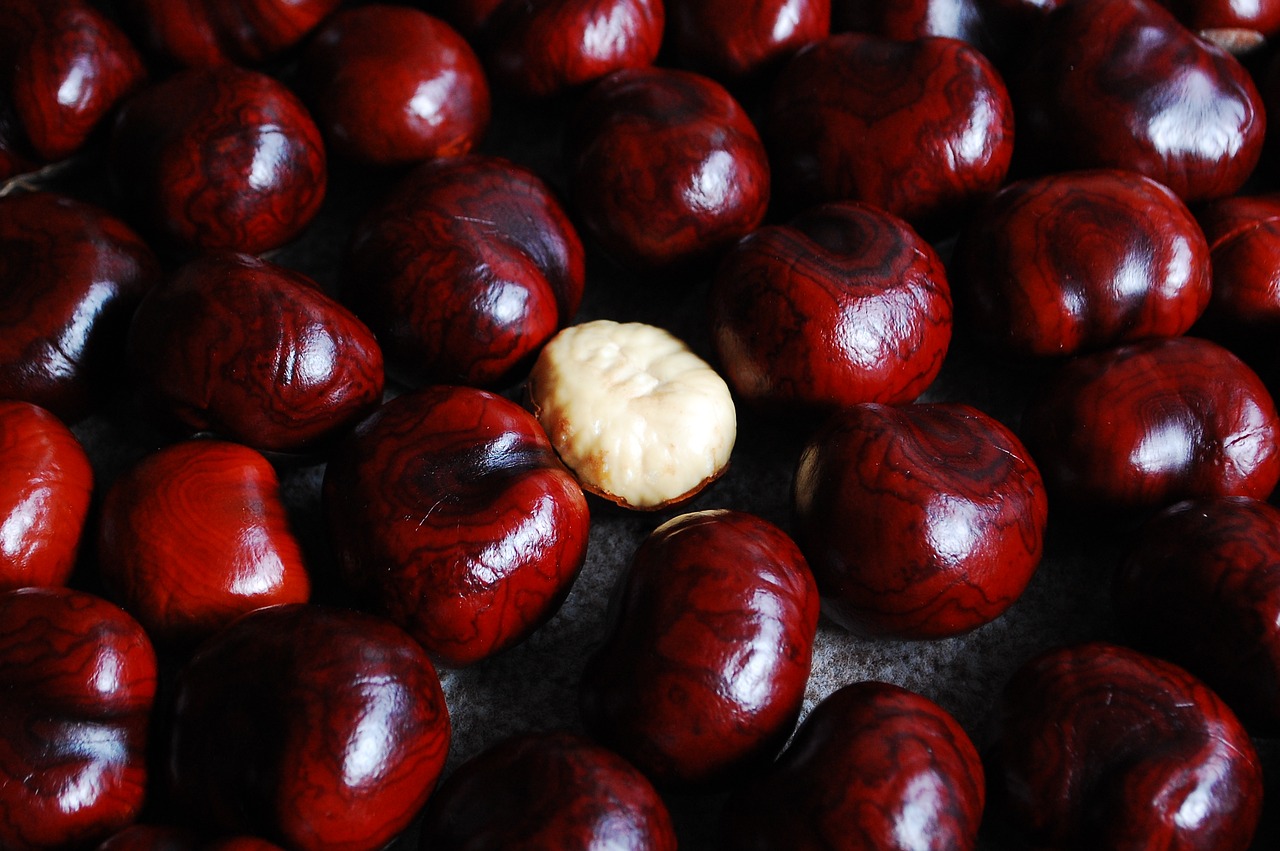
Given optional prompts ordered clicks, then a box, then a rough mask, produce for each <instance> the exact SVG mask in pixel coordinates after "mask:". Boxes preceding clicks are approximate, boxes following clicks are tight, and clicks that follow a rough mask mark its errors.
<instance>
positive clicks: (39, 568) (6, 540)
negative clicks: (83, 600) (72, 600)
mask: <svg viewBox="0 0 1280 851" xmlns="http://www.w3.org/2000/svg"><path fill="white" fill-rule="evenodd" d="M92 491H93V468H92V467H90V466H89V458H88V456H86V455H85V452H84V449H83V448H82V447H81V446H80V441H79V440H77V439H76V436H75V435H74V434H72V433H71V430H70V429H68V428H67V427H66V426H65V425H63V424H62V421H61V420H59V419H58V418H57V417H55V416H54V415H53V414H51V413H49V412H48V411H46V410H44V409H43V408H37V407H36V406H35V405H32V404H30V403H28V402H19V401H16V400H6V401H0V591H9V590H12V589H15V588H26V587H30V586H42V585H63V584H65V583H66V581H67V579H68V578H69V577H70V576H71V571H72V569H73V568H74V567H75V562H76V554H77V553H78V552H79V549H80V533H81V531H82V530H83V529H84V521H85V515H86V514H88V511H89V497H90V495H91V493H92Z"/></svg>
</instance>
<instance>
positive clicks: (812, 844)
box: [721, 682, 986, 851]
mask: <svg viewBox="0 0 1280 851" xmlns="http://www.w3.org/2000/svg"><path fill="white" fill-rule="evenodd" d="M985 792H986V789H985V786H984V785H983V772H982V762H981V760H980V759H979V758H978V752H977V750H975V749H974V746H973V742H971V741H970V740H969V736H968V734H966V733H965V731H964V729H963V728H962V727H961V726H960V725H959V724H958V723H957V722H956V720H955V719H954V718H952V717H951V716H950V715H949V714H948V713H947V712H946V710H944V709H943V708H942V707H940V706H938V705H937V704H936V703H934V702H933V701H931V700H929V699H928V698H925V697H921V696H920V695H918V694H914V693H912V692H909V691H907V690H906V689H903V688H899V687H898V686H895V685H889V684H887V683H877V682H863V683H855V684H853V685H848V686H844V687H843V688H840V689H838V690H837V691H835V692H833V693H832V694H830V695H828V696H827V697H826V698H825V699H823V701H822V702H821V703H819V704H818V705H817V706H816V707H814V710H813V712H811V713H810V714H809V715H808V717H806V718H805V720H804V723H803V724H801V725H800V729H799V730H797V731H796V735H795V738H794V739H793V740H792V742H791V744H790V745H788V747H787V750H786V751H785V752H784V753H783V754H782V756H781V757H779V758H778V761H777V762H776V763H775V764H774V765H773V766H771V767H770V768H769V769H768V770H767V771H766V772H765V773H764V774H762V775H761V776H760V777H759V778H753V779H752V780H750V781H748V782H747V784H746V785H745V786H743V787H742V788H741V789H740V790H738V791H737V792H736V793H735V794H734V796H733V797H732V798H731V799H730V801H729V803H728V805H727V806H726V808H725V812H724V816H723V818H722V819H721V822H722V824H723V825H724V831H725V839H726V841H725V843H724V846H723V847H725V848H733V849H736V851H870V849H878V848H884V849H889V848H892V849H901V851H916V849H919V851H924V849H941V848H946V849H951V851H972V849H973V848H974V847H975V846H976V843H977V837H978V824H979V822H980V821H981V820H982V809H983V803H984V800H985Z"/></svg>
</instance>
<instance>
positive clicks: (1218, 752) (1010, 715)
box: [987, 643, 1262, 851]
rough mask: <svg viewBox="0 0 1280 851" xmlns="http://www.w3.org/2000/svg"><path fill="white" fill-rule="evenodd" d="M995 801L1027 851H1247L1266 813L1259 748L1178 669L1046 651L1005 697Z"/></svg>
mask: <svg viewBox="0 0 1280 851" xmlns="http://www.w3.org/2000/svg"><path fill="white" fill-rule="evenodd" d="M994 726H995V729H996V742H995V744H994V746H993V748H992V750H991V753H990V758H989V761H988V769H987V779H988V782H989V783H990V784H991V786H992V787H994V789H992V790H991V791H990V792H989V795H990V797H991V799H992V801H993V802H994V801H996V800H997V799H998V800H1000V802H1001V803H1002V804H1003V805H1005V806H1006V807H1007V809H1008V812H1009V816H1008V817H1009V818H1010V820H1011V821H1013V822H1014V823H1015V824H1017V825H1019V826H1020V827H1021V828H1022V829H1023V831H1025V833H1026V837H1027V839H1028V840H1029V841H1030V844H1031V846H1032V847H1037V848H1091V849H1097V851H1129V850H1130V849H1138V848H1143V849H1147V848H1170V849H1172V848H1177V849H1185V851H1243V849H1245V848H1248V847H1249V842H1250V840H1251V838H1252V836H1253V832H1254V829H1255V826H1256V825H1257V823H1258V817H1259V813H1260V811H1261V806H1262V769H1261V766H1260V763H1259V760H1258V756H1257V753H1256V751H1255V750H1254V746H1253V743H1252V742H1251V741H1250V740H1249V736H1248V734H1247V733H1246V732H1245V730H1244V728H1243V727H1241V726H1240V722H1239V721H1238V720H1237V719H1236V716H1235V715H1234V714H1232V712H1231V710H1230V709H1229V708H1228V707H1227V705H1226V704H1225V703H1223V702H1222V700H1221V698H1219V697H1218V696H1217V695H1216V694H1214V693H1213V692H1212V691H1210V690H1209V688H1208V687H1207V686H1206V685H1204V683H1202V682H1200V681H1199V680H1197V679H1196V678H1194V677H1192V676H1191V675H1190V674H1188V673H1187V672H1186V671H1184V670H1182V669H1181V668H1179V667H1177V666H1175V665H1172V664H1170V663H1168V662H1164V661H1162V660H1160V659H1155V658H1152V657H1148V656H1145V655H1143V654H1140V653H1138V652H1136V651H1133V650H1129V649H1126V648H1122V647H1117V646H1114V645H1109V644H1098V643H1095V644H1085V645H1080V646H1074V647H1066V648H1062V649H1059V650H1053V651H1049V652H1048V653H1045V654H1043V655H1041V656H1039V657H1036V658H1035V659H1033V660H1031V661H1030V662H1028V663H1027V664H1025V665H1024V666H1023V667H1022V668H1021V669H1020V670H1019V671H1018V672H1017V674H1015V675H1014V677H1013V679H1012V680H1011V681H1010V683H1009V684H1008V686H1007V687H1006V689H1005V691H1004V694H1003V695H1002V697H1001V700H1000V703H999V705H998V708H997V711H996V718H995V725H994Z"/></svg>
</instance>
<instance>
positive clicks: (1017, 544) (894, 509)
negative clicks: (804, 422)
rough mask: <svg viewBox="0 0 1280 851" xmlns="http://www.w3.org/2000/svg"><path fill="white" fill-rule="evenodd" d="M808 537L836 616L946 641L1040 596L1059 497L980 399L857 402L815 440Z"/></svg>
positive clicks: (807, 476)
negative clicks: (1033, 587)
mask: <svg viewBox="0 0 1280 851" xmlns="http://www.w3.org/2000/svg"><path fill="white" fill-rule="evenodd" d="M794 499H795V512H796V540H797V541H799V543H800V547H801V549H802V550H804V553H805V555H806V556H807V557H808V559H809V564H810V566H811V567H812V568H813V573H814V576H815V577H816V578H817V580H818V587H819V588H820V589H821V591H822V595H823V611H824V612H825V613H826V614H827V615H828V616H830V617H831V618H832V620H834V621H836V623H838V624H840V625H841V626H843V627H844V628H845V629H848V630H849V631H851V632H853V633H855V634H857V635H862V636H868V637H870V636H893V637H898V638H910V639H919V638H940V637H943V636H948V635H956V634H958V633H962V632H966V631H968V630H971V629H973V628H975V627H978V626H981V625H982V624H985V623H987V622H989V621H991V620H994V619H995V618H996V617H998V616H999V615H1000V614H1001V613H1003V612H1004V611H1005V610H1006V609H1007V608H1009V606H1011V605H1013V603H1014V601H1016V600H1017V599H1018V597H1019V595H1021V594H1022V591H1023V589H1024V588H1026V585H1027V582H1028V581H1030V579H1031V575H1032V574H1033V573H1034V572H1035V569H1036V566H1037V565H1038V564H1039V563H1040V555H1041V553H1042V550H1043V545H1044V529H1045V522H1046V520H1047V516H1048V501H1047V499H1046V497H1045V488H1044V483H1043V482H1042V481H1041V478H1040V473H1039V471H1038V470H1037V469H1036V465H1035V463H1034V462H1033V461H1032V460H1031V456H1029V455H1028V454H1027V450H1026V449H1025V448H1024V447H1023V445H1022V443H1021V442H1020V441H1019V440H1018V438H1017V437H1016V436H1014V434H1013V433H1012V432H1011V431H1009V429H1007V428H1006V427H1005V426H1004V425H1002V424H1001V423H999V422H998V421H996V420H995V419H993V418H991V417H989V416H987V415H986V414H984V413H982V412H981V411H978V410H976V409H974V408H971V407H969V406H968V405H963V404H958V403H944V404H933V405H911V406H906V407H902V408H892V407H887V406H884V405H876V404H863V405H855V406H853V407H851V408H847V409H845V410H843V411H840V412H838V413H836V414H835V415H833V416H832V417H831V418H830V419H828V420H827V422H826V423H825V424H824V425H823V426H822V428H820V429H819V430H818V432H817V433H816V434H814V436H813V437H812V438H810V440H809V443H808V444H807V445H806V446H805V448H804V451H803V453H802V454H801V456H800V463H799V466H798V468H797V471H796V478H795V496H794Z"/></svg>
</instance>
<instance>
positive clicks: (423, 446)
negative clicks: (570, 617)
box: [322, 387, 590, 668]
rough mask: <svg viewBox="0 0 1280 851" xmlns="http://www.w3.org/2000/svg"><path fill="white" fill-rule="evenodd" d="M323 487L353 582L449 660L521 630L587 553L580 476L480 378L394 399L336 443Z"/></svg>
mask: <svg viewBox="0 0 1280 851" xmlns="http://www.w3.org/2000/svg"><path fill="white" fill-rule="evenodd" d="M322 494H323V496H322V498H323V503H324V509H325V513H326V516H327V517H328V520H329V527H330V535H331V539H332V542H333V545H334V549H335V551H336V553H337V556H338V560H339V567H340V568H341V570H342V572H343V574H344V576H345V578H346V580H347V581H348V583H349V584H350V585H351V586H352V587H354V588H355V589H357V590H358V591H359V592H362V593H364V594H367V595H368V596H370V597H371V598H372V599H373V602H374V605H375V607H376V608H377V609H378V610H379V611H381V612H382V613H383V614H385V615H386V616H387V617H388V618H390V619H391V620H392V621H394V622H395V623H398V624H400V625H401V626H403V627H404V628H405V629H406V630H408V631H409V632H410V633H411V634H412V635H413V637H414V638H415V639H417V640H418V642H419V643H420V644H421V645H422V646H423V647H425V648H426V649H427V651H428V652H429V653H430V654H431V655H432V657H433V658H434V659H436V660H437V662H438V663H439V664H442V665H446V666H448V667H453V668H458V667H463V666H466V665H470V664H472V663H474V662H478V661H480V660H481V659H484V658H487V657H489V656H492V655H493V654H495V653H498V652H499V651H501V650H504V649H506V648H508V647H510V646H512V645H514V644H516V643H518V642H520V641H522V640H523V639H524V638H526V637H527V636H528V635H529V634H530V633H532V632H533V631H534V630H535V629H537V628H538V627H539V626H541V625H542V624H543V623H544V622H545V621H546V620H547V619H549V618H550V617H551V616H552V615H553V614H555V612H556V610H557V609H558V608H559V606H560V603H561V602H562V601H563V600H564V598H565V596H567V595H568V593H569V589H570V587H571V585H572V584H573V580H574V579H575V578H576V577H577V574H578V571H579V570H580V569H581V567H582V563H583V561H584V559H585V558H586V547H587V532H588V528H589V525H590V514H589V512H588V510H587V503H586V497H585V496H583V493H582V489H581V488H580V487H579V486H578V484H577V482H576V480H575V479H574V478H573V475H572V474H571V473H570V472H569V471H568V470H566V469H565V468H564V467H563V466H562V465H561V464H560V462H559V460H558V459H557V458H556V455H555V451H554V450H553V449H552V448H551V444H550V442H549V441H548V440H547V437H546V434H545V433H544V432H543V431H542V428H541V427H540V426H539V425H538V421H537V420H535V419H534V418H533V416H532V415H531V414H529V413H528V412H527V411H525V410H524V409H523V408H521V407H519V406H518V405H516V404H515V403H513V402H509V401H507V400H506V399H504V398H502V397H500V396H496V395H494V394H492V393H488V392H486V391H483V390H476V389H472V388H464V387H430V388H426V389H424V390H420V391H417V392H415V393H411V394H406V395H404V396H400V397H398V398H396V399H394V400H393V401H391V402H388V403H387V404H386V405H384V406H383V407H382V408H380V409H379V410H378V411H376V412H375V413H374V414H373V415H372V416H370V417H369V418H368V419H366V420H365V421H364V422H363V423H361V424H360V426H359V427H357V429H356V430H355V432H354V433H353V434H352V435H351V436H350V437H349V438H348V439H347V440H346V441H345V442H344V443H343V444H342V445H340V446H339V448H338V450H337V451H336V452H335V453H334V456H333V458H332V460H331V461H330V463H329V467H328V469H327V470H326V472H325V477H324V485H323V491H322Z"/></svg>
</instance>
